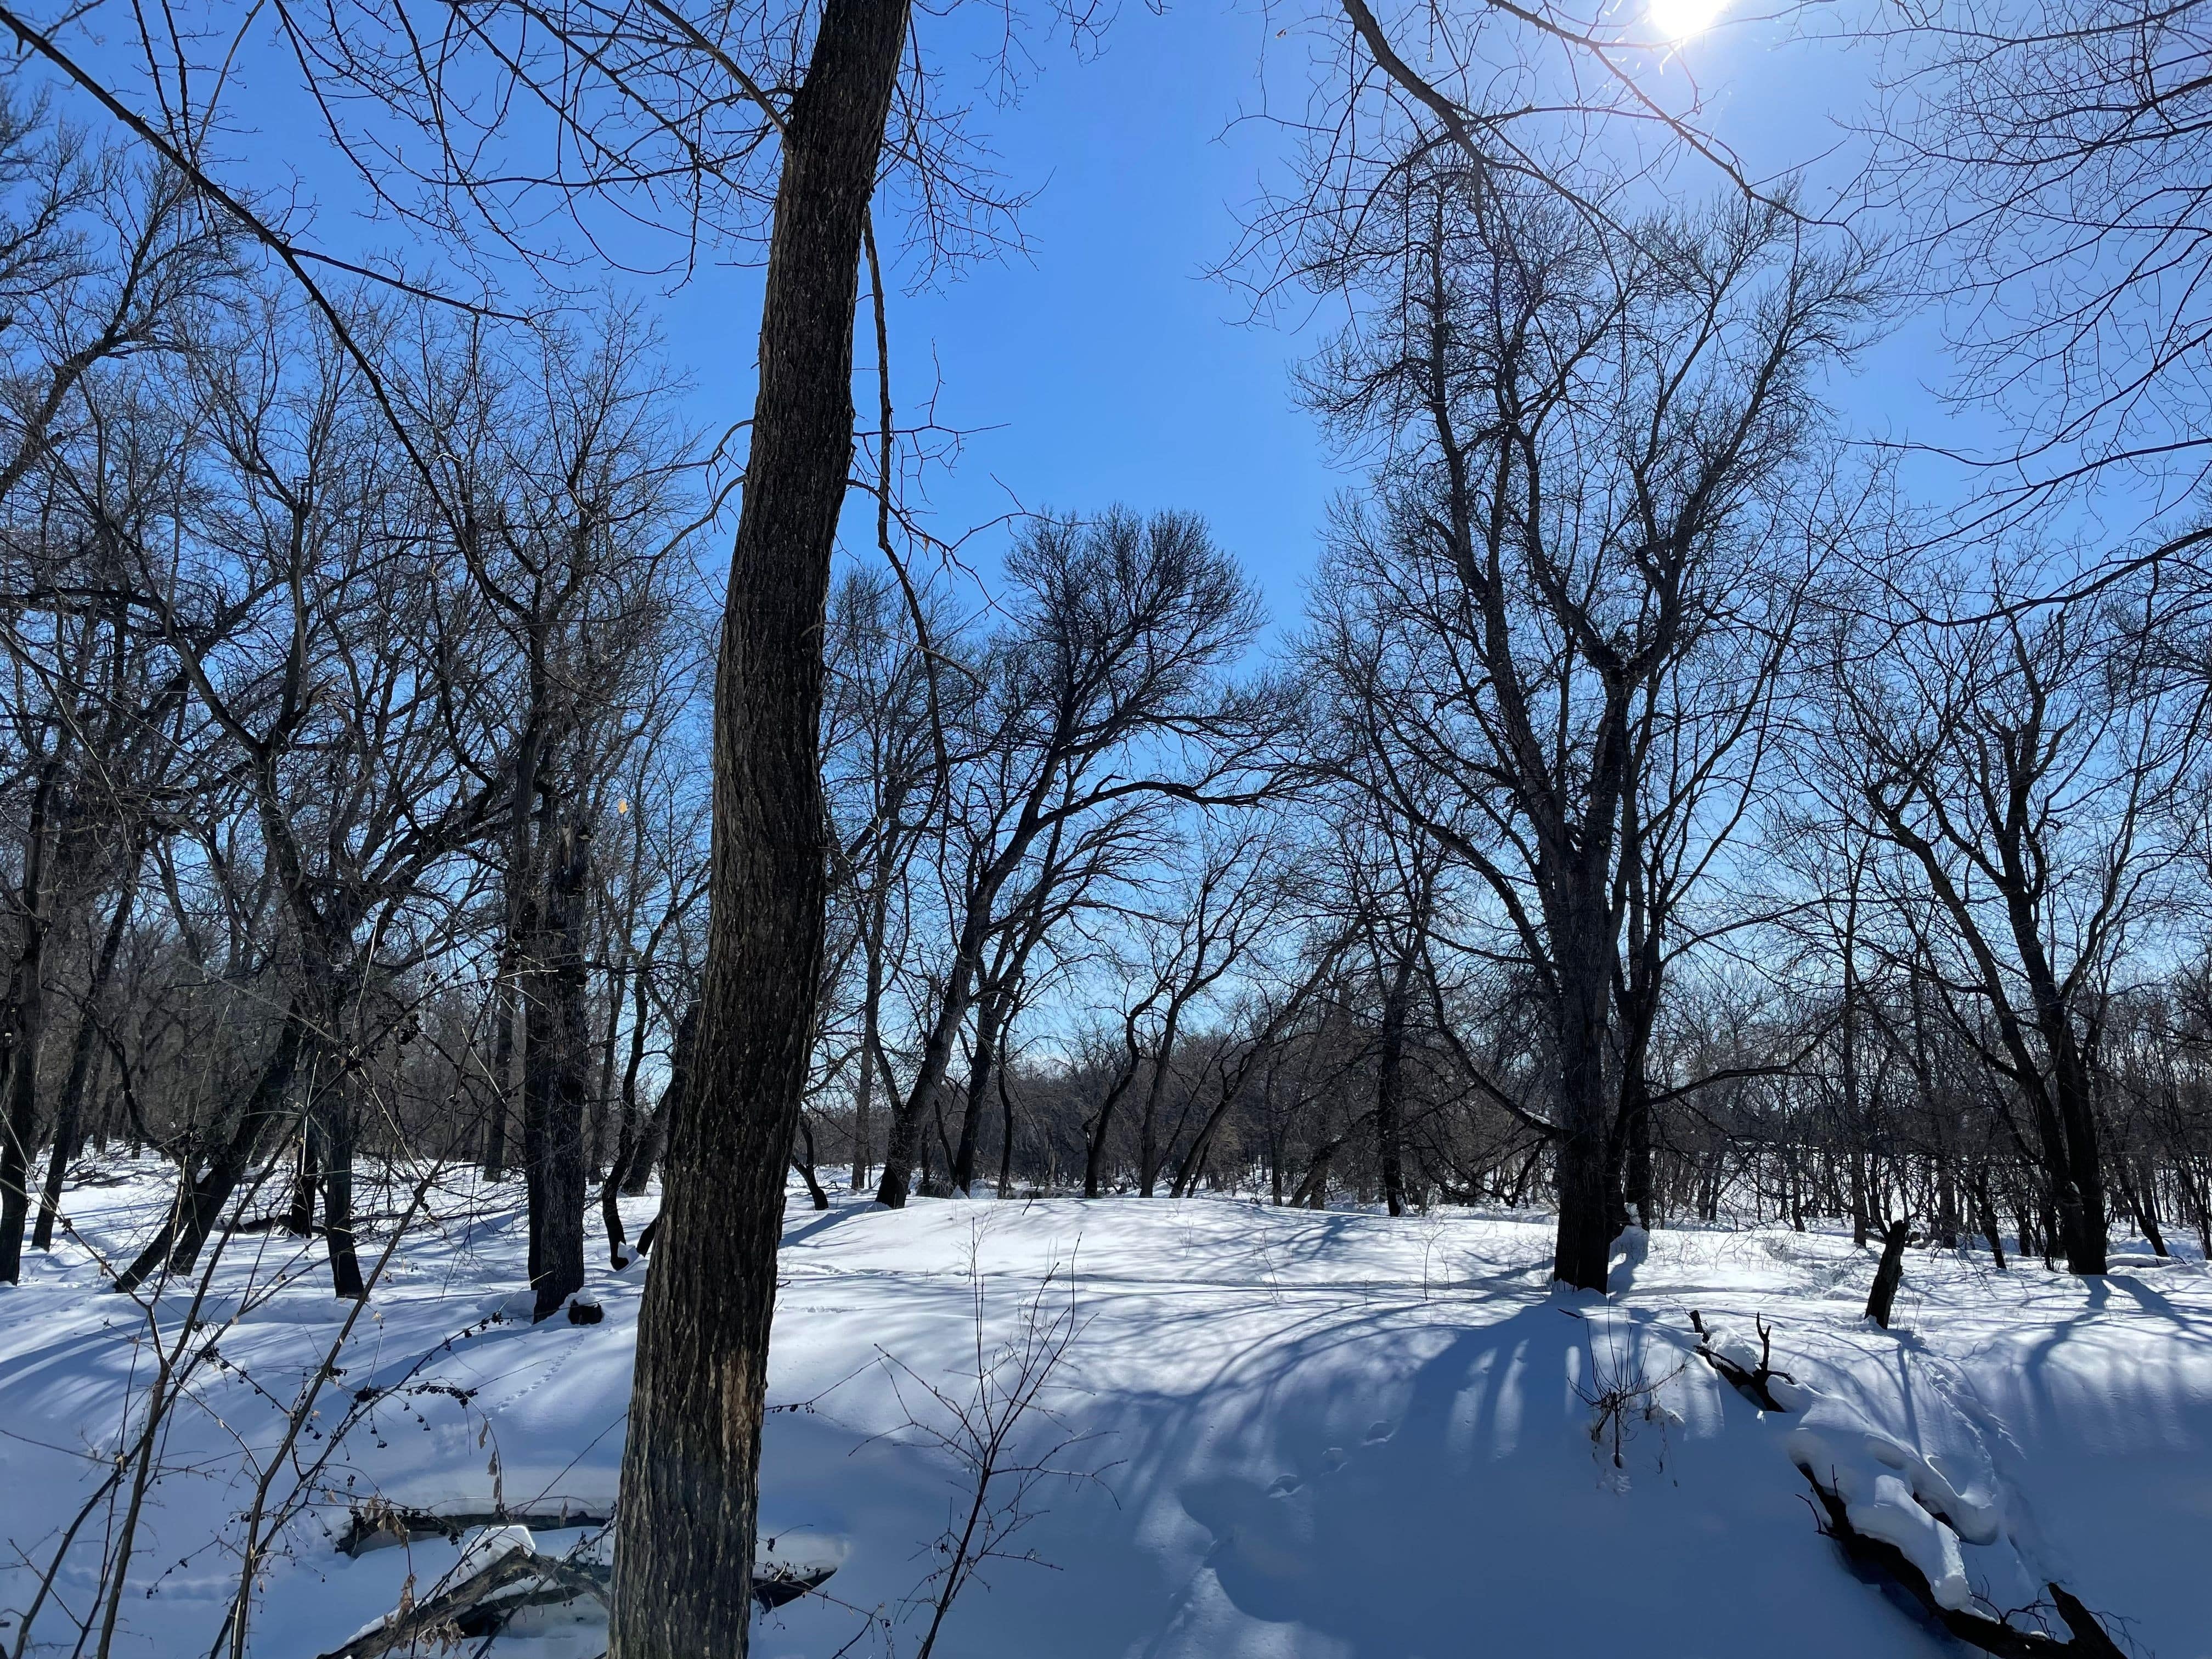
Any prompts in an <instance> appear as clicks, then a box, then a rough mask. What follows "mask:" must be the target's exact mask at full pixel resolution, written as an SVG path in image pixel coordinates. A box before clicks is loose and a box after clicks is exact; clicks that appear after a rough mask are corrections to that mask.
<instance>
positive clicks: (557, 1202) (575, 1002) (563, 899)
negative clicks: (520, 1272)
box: [522, 824, 591, 1320]
mask: <svg viewBox="0 0 2212 1659" xmlns="http://www.w3.org/2000/svg"><path fill="white" fill-rule="evenodd" d="M546 853H547V856H546V858H545V860H544V864H545V890H544V901H543V902H544V909H543V912H542V920H541V922H540V925H539V926H538V927H537V928H535V929H533V930H532V933H531V935H530V945H529V956H530V958H531V960H529V961H528V962H527V963H526V964H525V972H526V978H527V981H528V983H527V987H526V991H525V993H524V999H523V1006H524V1010H525V1017H526V1020H527V1025H526V1032H525V1035H526V1042H527V1044H528V1048H527V1052H526V1054H524V1056H523V1084H522V1096H523V1142H524V1145H523V1162H524V1167H525V1171H526V1174H527V1176H529V1186H530V1189H529V1209H530V1285H531V1289H532V1291H533V1292H535V1294H534V1296H533V1297H532V1313H531V1317H532V1319H533V1320H537V1319H543V1318H544V1317H545V1316H547V1315H548V1314H551V1313H556V1312H558V1311H559V1310H560V1308H561V1305H562V1304H563V1303H564V1302H566V1301H567V1300H568V1298H569V1297H571V1296H574V1294H575V1293H576V1292H577V1291H580V1290H581V1289H582V1288H583V1286H584V1206H585V1202H586V1193H585V1185H586V1182H585V1170H584V1112H585V1108H586V1100H585V1096H586V1092H587V1090H588V1085H587V1083H586V1076H585V1067H586V1064H587V1060H586V1056H587V1055H588V1054H590V1052H591V1025H590V1014H589V1012H588V1011H587V1009H586V1003H585V998H584V991H585V980H584V940H583V926H584V916H583V910H584V883H585V878H586V876H587V875H588V874H589V872H590V870H591V836H589V834H587V833H586V832H585V831H583V830H580V829H578V828H577V827H576V826H575V825H574V824H564V825H562V827H561V828H560V829H558V830H557V831H556V832H555V834H554V835H553V836H551V837H550V844H549V845H548V846H547V848H546Z"/></svg>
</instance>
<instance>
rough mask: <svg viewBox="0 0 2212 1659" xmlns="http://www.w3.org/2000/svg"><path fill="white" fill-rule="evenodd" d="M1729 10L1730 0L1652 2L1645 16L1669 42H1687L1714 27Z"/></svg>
mask: <svg viewBox="0 0 2212 1659" xmlns="http://www.w3.org/2000/svg"><path fill="white" fill-rule="evenodd" d="M1727 9H1728V0H1650V6H1649V7H1648V8H1647V9H1645V11H1644V16H1645V17H1647V18H1649V19H1650V22H1651V27H1654V28H1656V29H1657V30H1658V31H1659V33H1661V34H1662V35H1663V36H1665V37H1666V38H1667V39H1668V40H1688V39H1689V38H1690V37H1691V36H1692V35H1693V34H1703V33H1705V31H1706V30H1707V29H1709V28H1711V27H1712V26H1713V25H1714V24H1715V23H1717V22H1718V21H1720V15H1721V13H1722V12H1723V11H1725V10H1727Z"/></svg>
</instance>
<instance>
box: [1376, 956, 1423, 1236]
mask: <svg viewBox="0 0 2212 1659" xmlns="http://www.w3.org/2000/svg"><path fill="white" fill-rule="evenodd" d="M1413 960H1414V951H1413V947H1412V946H1411V945H1408V946H1407V950H1406V951H1405V953H1404V954H1403V955H1402V956H1401V957H1400V958H1399V961H1398V963H1397V965H1396V967H1395V969H1394V970H1393V971H1392V975H1391V979H1390V983H1389V987H1386V989H1385V990H1384V992H1383V1042H1382V1052H1381V1054H1379V1056H1378V1057H1377V1060H1376V1070H1375V1162H1376V1167H1377V1168H1378V1169H1379V1170H1380V1171H1381V1173H1382V1176H1383V1203H1384V1204H1385V1205H1387V1206H1389V1211H1390V1213H1391V1214H1392V1215H1403V1214H1405V1213H1406V1166H1405V1153H1404V1150H1403V1148H1402V1146H1401V1144H1400V1143H1401V1139H1402V1137H1403V1135H1404V1133H1405V1124H1406V1108H1405V1094H1406V1017H1407V1012H1408V1007H1407V1005H1408V1004H1409V1003H1410V1002H1411V1001H1412V1000H1413V998H1412V991H1411V987H1412V983H1413Z"/></svg>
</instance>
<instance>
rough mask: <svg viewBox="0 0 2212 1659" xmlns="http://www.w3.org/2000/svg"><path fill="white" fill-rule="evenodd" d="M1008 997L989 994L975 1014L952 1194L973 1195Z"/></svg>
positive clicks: (994, 990) (953, 1167)
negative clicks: (972, 1053)
mask: <svg viewBox="0 0 2212 1659" xmlns="http://www.w3.org/2000/svg"><path fill="white" fill-rule="evenodd" d="M1007 1001H1008V997H1007V994H1006V992H1005V991H1003V990H1000V989H996V988H994V989H993V990H991V991H989V992H987V993H986V994H985V995H984V997H983V1000H982V1002H981V1005H980V1006H978V1008H977V1010H976V1014H975V1060H974V1063H973V1064H971V1065H970V1066H969V1068H968V1097H967V1100H966V1102H965V1103H963V1106H962V1108H961V1111H960V1146H959V1150H958V1151H957V1152H954V1153H953V1155H952V1186H953V1190H954V1191H956V1192H957V1193H959V1194H961V1195H962V1196H963V1197H969V1196H972V1195H973V1189H974V1188H975V1143H976V1140H977V1139H978V1138H979V1137H980V1136H981V1132H982V1125H983V1103H984V1102H985V1101H986V1100H987V1099H988V1098H989V1097H990V1094H991V1083H992V1079H993V1078H994V1076H995V1075H996V1074H997V1071H998V1065H999V1036H1000V1030H1001V1028H1002V1027H1003V1025H1004V1024H1005V1022H1006V1005H1007Z"/></svg>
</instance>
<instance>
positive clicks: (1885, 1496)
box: [1690, 1310, 2123, 1659]
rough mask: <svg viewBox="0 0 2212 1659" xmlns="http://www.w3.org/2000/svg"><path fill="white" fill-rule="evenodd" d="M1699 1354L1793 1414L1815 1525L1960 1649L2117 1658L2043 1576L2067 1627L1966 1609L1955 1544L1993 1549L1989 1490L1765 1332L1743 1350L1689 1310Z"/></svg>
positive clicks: (2043, 1657) (2042, 1657)
mask: <svg viewBox="0 0 2212 1659" xmlns="http://www.w3.org/2000/svg"><path fill="white" fill-rule="evenodd" d="M1690 1323H1691V1325H1692V1328H1695V1330H1696V1331H1697V1333H1698V1352H1699V1355H1700V1356H1702V1357H1703V1358H1704V1359H1705V1363H1706V1364H1709V1365H1711V1367H1712V1368H1713V1370H1715V1371H1716V1372H1717V1373H1718V1374H1719V1375H1720V1376H1722V1377H1723V1379H1724V1380H1726V1381H1727V1382H1728V1383H1730V1384H1731V1385H1732V1386H1734V1387H1735V1389H1736V1390H1737V1392H1739V1393H1741V1395H1743V1396H1744V1397H1745V1398H1746V1399H1747V1400H1749V1401H1751V1402H1752V1403H1753V1405H1756V1406H1758V1407H1759V1408H1760V1409H1761V1410H1763V1411H1771V1412H1796V1413H1800V1416H1799V1418H1798V1425H1797V1426H1796V1427H1794V1428H1792V1429H1791V1430H1790V1435H1789V1437H1788V1439H1787V1440H1786V1441H1785V1442H1784V1449H1786V1451H1787V1452H1788V1454H1789V1456H1790V1462H1792V1463H1794V1464H1796V1466H1797V1469H1798V1472H1799V1473H1800V1474H1802V1475H1803V1476H1804V1477H1805V1479H1806V1480H1807V1481H1808V1482H1809V1483H1810V1484H1811V1486H1812V1488H1813V1491H1814V1495H1815V1496H1816V1497H1817V1498H1819V1499H1820V1510H1821V1511H1822V1513H1823V1516H1824V1517H1825V1518H1824V1520H1823V1522H1822V1524H1821V1528H1820V1529H1821V1531H1822V1532H1824V1533H1825V1534H1827V1535H1828V1536H1829V1537H1831V1538H1833V1539H1834V1540H1835V1541H1837V1542H1838V1544H1840V1545H1842V1546H1843V1547H1844V1553H1846V1554H1848V1555H1849V1556H1850V1558H1851V1559H1853V1560H1856V1561H1857V1562H1859V1563H1861V1564H1862V1565H1865V1566H1868V1567H1869V1568H1872V1569H1873V1570H1874V1571H1877V1572H1880V1573H1881V1574H1883V1575H1885V1576H1887V1577H1889V1578H1891V1579H1893V1580H1894V1581H1895V1582H1896V1583H1899V1584H1900V1585H1902V1586H1903V1587H1904V1588H1905V1589H1906V1590H1908V1591H1909V1592H1911V1595H1912V1597H1913V1599H1914V1600H1915V1601H1918V1602H1919V1603H1920V1605H1921V1607H1923V1608H1924V1609H1925V1610H1926V1611H1927V1613H1928V1615H1929V1618H1931V1619H1933V1620H1936V1623H1938V1624H1940V1625H1942V1626H1943V1628H1944V1629H1945V1630H1947V1631H1948V1632H1950V1633H1951V1634H1952V1635H1954V1636H1955V1637H1957V1638H1959V1639H1960V1641H1962V1642H1964V1643H1966V1644H1968V1645H1969V1646H1970V1647H1974V1648H1978V1649H1979V1650H1981V1651H1982V1652H1984V1653H1990V1654H1995V1655H1996V1656H1998V1659H2056V1656H2062V1655H2075V1656H2080V1659H2123V1655H2122V1654H2121V1651H2120V1649H2119V1648H2118V1645H2117V1644H2114V1642H2113V1641H2112V1638H2111V1637H2110V1636H2109V1635H2107V1634H2106V1632H2105V1628H2104V1626H2102V1625H2100V1624H2099V1623H2098V1621H2097V1620H2096V1617H2095V1615H2093V1613H2090V1612H2089V1610H2088V1609H2087V1607H2083V1606H2082V1605H2081V1600H2080V1598H2079V1597H2077V1596H2075V1595H2072V1594H2071V1593H2069V1591H2068V1590H2067V1589H2065V1588H2064V1587H2063V1585H2060V1584H2056V1583H2045V1589H2048V1590H2049V1591H2050V1593H2051V1606H2052V1607H2054V1608H2056V1610H2057V1614H2058V1617H2059V1618H2060V1619H2061V1620H2063V1622H2064V1624H2065V1626H2066V1628H2067V1629H2068V1630H2069V1632H2072V1635H2071V1638H2070V1639H2068V1638H2061V1637H2058V1636H2055V1635H2052V1634H2051V1633H2050V1632H2048V1631H2041V1630H2022V1629H2021V1628H2020V1627H2019V1626H2016V1625H2014V1624H2012V1623H2010V1622H2008V1619H2006V1618H2005V1617H2003V1616H2001V1615H1998V1614H1996V1613H1993V1612H1985V1611H1984V1610H1983V1608H1982V1607H1977V1606H1976V1605H1975V1600H1976V1598H1975V1595H1974V1593H1973V1590H1972V1587H1971V1585H1970V1584H1969V1583H1968V1580H1967V1574H1966V1560H1965V1556H1964V1553H1963V1552H1962V1550H1961V1547H1960V1544H1961V1541H1962V1540H1963V1541H1965V1542H1967V1543H1972V1544H1977V1545H1985V1546H1986V1545H1996V1544H1997V1543H1998V1542H1999V1541H2000V1539H2001V1536H2002V1530H2003V1528H2002V1512H2001V1510H2000V1507H1999V1504H1998V1503H1997V1500H1996V1494H1995V1492H1993V1491H1991V1490H1989V1489H1987V1488H1985V1487H1984V1486H1981V1485H1978V1484H1976V1483H1973V1482H1971V1481H1966V1482H1964V1483H1963V1484H1962V1482H1961V1480H1960V1479H1958V1478H1954V1477H1955V1476H1956V1471H1955V1470H1954V1471H1953V1472H1952V1473H1950V1474H1947V1473H1946V1472H1945V1470H1944V1469H1943V1468H1940V1467H1938V1465H1937V1464H1936V1462H1935V1461H1933V1460H1931V1459H1930V1458H1928V1457H1924V1456H1923V1455H1921V1454H1920V1453H1919V1452H1917V1451H1916V1450H1915V1449H1912V1448H1911V1447H1910V1446H1908V1445H1905V1443H1903V1442H1901V1441H1899V1440H1898V1439H1896V1438H1895V1437H1893V1436H1891V1435H1888V1434H1885V1433H1883V1432H1882V1431H1880V1430H1879V1429H1877V1428H1875V1426H1874V1425H1873V1424H1872V1423H1870V1422H1869V1421H1867V1420H1866V1419H1864V1418H1863V1417H1862V1416H1861V1415H1860V1414H1859V1413H1857V1410H1856V1409H1855V1408H1853V1407H1850V1406H1849V1405H1847V1404H1846V1403H1845V1402H1844V1401H1841V1400H1838V1399H1836V1398H1834V1397H1832V1396H1831V1395H1826V1394H1825V1393H1823V1392H1822V1391H1821V1390H1820V1389H1815V1388H1812V1387H1810V1386H1808V1385H1806V1384H1803V1383H1799V1382H1798V1381H1797V1380H1796V1378H1795V1377H1793V1376H1790V1373H1789V1372H1787V1371H1784V1370H1777V1369H1776V1368H1775V1365H1774V1359H1773V1331H1772V1330H1771V1328H1770V1327H1769V1326H1768V1325H1767V1323H1766V1322H1765V1320H1763V1319H1759V1320H1754V1321H1753V1325H1754V1328H1756V1329H1757V1331H1758V1333H1759V1344H1758V1346H1757V1347H1756V1348H1754V1347H1753V1346H1752V1344H1751V1341H1750V1340H1749V1339H1748V1338H1747V1337H1746V1336H1744V1335H1743V1334H1741V1332H1740V1331H1732V1330H1729V1329H1727V1328H1722V1327H1712V1328H1709V1327H1708V1326H1707V1325H1706V1323H1705V1319H1704V1317H1703V1316H1702V1315H1700V1314H1699V1313H1698V1312H1697V1311H1696V1310H1692V1312H1691V1315H1690Z"/></svg>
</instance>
